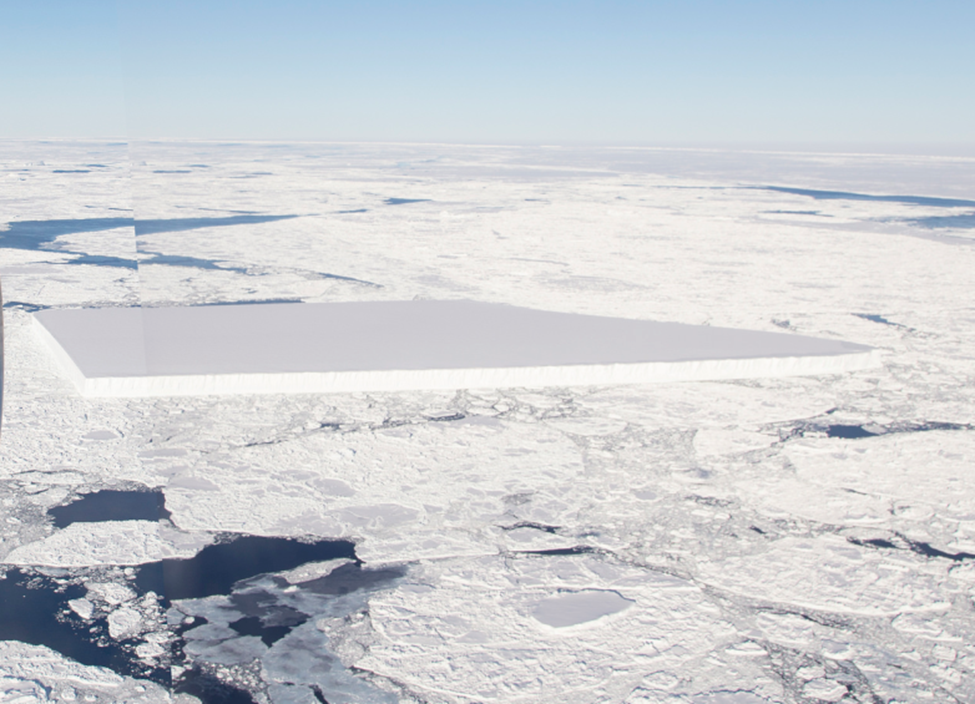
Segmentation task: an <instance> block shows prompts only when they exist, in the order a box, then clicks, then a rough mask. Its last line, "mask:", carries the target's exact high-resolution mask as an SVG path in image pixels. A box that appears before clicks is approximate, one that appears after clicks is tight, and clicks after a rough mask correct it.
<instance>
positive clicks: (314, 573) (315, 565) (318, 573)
mask: <svg viewBox="0 0 975 704" xmlns="http://www.w3.org/2000/svg"><path fill="white" fill-rule="evenodd" d="M351 562H353V561H352V560H350V559H349V558H346V557H340V558H338V559H335V560H325V561H323V562H308V563H306V564H304V565H301V566H300V567H296V568H295V569H293V570H289V571H288V572H281V573H280V574H279V575H278V576H279V577H282V578H283V579H285V580H286V581H287V582H288V584H300V583H302V582H308V581H310V580H312V579H318V578H320V577H325V576H326V575H329V574H331V573H332V572H334V571H335V570H337V569H338V568H339V567H342V566H343V565H348V564H350V563H351Z"/></svg>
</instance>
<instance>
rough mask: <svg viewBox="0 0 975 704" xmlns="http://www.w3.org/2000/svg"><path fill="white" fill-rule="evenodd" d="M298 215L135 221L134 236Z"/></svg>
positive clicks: (283, 218) (263, 221)
mask: <svg viewBox="0 0 975 704" xmlns="http://www.w3.org/2000/svg"><path fill="white" fill-rule="evenodd" d="M297 217H301V216H300V215H229V216H227V217H222V218H220V217H213V218H167V219H160V220H136V221H135V233H136V235H154V234H157V233H162V232H184V231H186V230H200V229H203V228H207V227H229V226H232V225H260V224H262V223H265V222H277V221H278V220H291V219H293V218H297Z"/></svg>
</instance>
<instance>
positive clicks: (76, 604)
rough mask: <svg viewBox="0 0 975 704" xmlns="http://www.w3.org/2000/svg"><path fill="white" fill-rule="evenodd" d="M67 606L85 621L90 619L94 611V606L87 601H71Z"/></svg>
mask: <svg viewBox="0 0 975 704" xmlns="http://www.w3.org/2000/svg"><path fill="white" fill-rule="evenodd" d="M68 606H70V607H71V610H72V611H74V612H75V613H76V614H78V615H79V616H80V617H81V618H83V619H84V620H86V621H87V620H88V619H90V618H91V615H92V613H93V612H94V610H95V605H94V604H92V603H91V602H90V601H88V600H87V599H72V600H71V601H69V602H68Z"/></svg>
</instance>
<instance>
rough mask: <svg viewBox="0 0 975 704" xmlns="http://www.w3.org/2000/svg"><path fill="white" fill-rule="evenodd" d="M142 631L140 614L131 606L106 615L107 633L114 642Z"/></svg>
mask: <svg viewBox="0 0 975 704" xmlns="http://www.w3.org/2000/svg"><path fill="white" fill-rule="evenodd" d="M141 630H142V614H140V613H139V612H138V611H137V610H135V609H133V608H132V607H131V606H123V607H121V608H118V609H115V610H114V611H113V612H112V613H110V614H109V615H108V632H109V634H111V636H112V638H115V639H116V640H119V639H122V638H125V637H127V636H133V635H135V634H137V633H139V632H140V631H141Z"/></svg>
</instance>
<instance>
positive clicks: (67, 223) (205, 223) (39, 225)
mask: <svg viewBox="0 0 975 704" xmlns="http://www.w3.org/2000/svg"><path fill="white" fill-rule="evenodd" d="M297 217H300V216H299V215H231V216H227V217H208V218H166V219H158V220H136V219H134V218H132V217H116V218H76V219H71V220H17V221H14V222H10V223H8V227H7V229H6V230H4V231H0V247H6V248H8V249H26V250H30V251H37V250H41V249H53V248H52V247H48V246H46V245H50V244H51V243H52V242H54V240H56V239H57V238H58V237H62V236H65V235H77V234H84V233H88V232H103V231H105V230H114V229H116V228H119V227H134V228H135V233H136V235H153V234H159V233H164V232H184V231H186V230H199V229H203V228H208V227H228V226H233V225H258V224H261V223H265V222H276V221H278V220H290V219H292V218H297Z"/></svg>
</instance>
